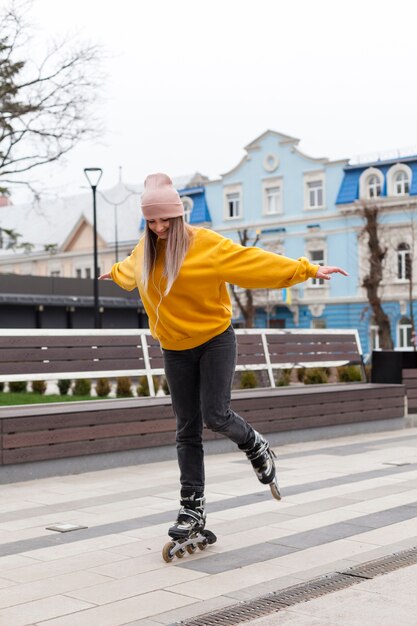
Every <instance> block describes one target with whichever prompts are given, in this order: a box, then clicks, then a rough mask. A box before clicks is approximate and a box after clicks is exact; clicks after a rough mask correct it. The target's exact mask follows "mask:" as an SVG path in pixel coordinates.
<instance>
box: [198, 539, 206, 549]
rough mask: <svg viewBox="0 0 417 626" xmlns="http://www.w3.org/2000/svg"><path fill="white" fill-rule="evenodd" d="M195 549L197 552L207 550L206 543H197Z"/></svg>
mask: <svg viewBox="0 0 417 626" xmlns="http://www.w3.org/2000/svg"><path fill="white" fill-rule="evenodd" d="M197 547H198V549H199V550H205V549H206V548H207V541H199V542H198V544H197Z"/></svg>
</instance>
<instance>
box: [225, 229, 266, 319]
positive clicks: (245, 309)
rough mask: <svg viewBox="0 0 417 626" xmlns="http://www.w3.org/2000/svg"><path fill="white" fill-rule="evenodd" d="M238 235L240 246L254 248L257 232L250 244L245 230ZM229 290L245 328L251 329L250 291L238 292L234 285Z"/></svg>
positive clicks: (251, 304) (253, 309) (251, 306)
mask: <svg viewBox="0 0 417 626" xmlns="http://www.w3.org/2000/svg"><path fill="white" fill-rule="evenodd" d="M238 235H239V241H240V244H241V245H242V246H245V247H246V246H256V244H257V243H258V241H259V238H260V233H258V232H257V233H256V235H255V238H254V239H253V241H252V243H250V242H249V240H250V237H249V233H248V230H247V229H246V228H245V229H244V230H239V231H238ZM230 289H231V292H232V294H233V298H234V300H235V302H236V304H237V307H238V309H239V311H240V312H241V314H242V316H243V319H244V320H245V327H246V328H253V326H254V324H255V305H254V302H253V292H252V290H251V289H243V290H242V291H238V290H237V289H236V287H235V285H230Z"/></svg>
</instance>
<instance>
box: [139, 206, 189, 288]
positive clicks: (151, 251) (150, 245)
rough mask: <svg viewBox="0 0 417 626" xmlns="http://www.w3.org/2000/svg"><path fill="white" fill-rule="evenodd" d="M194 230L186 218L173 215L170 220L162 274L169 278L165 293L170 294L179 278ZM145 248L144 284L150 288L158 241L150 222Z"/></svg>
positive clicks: (146, 228)
mask: <svg viewBox="0 0 417 626" xmlns="http://www.w3.org/2000/svg"><path fill="white" fill-rule="evenodd" d="M191 237H192V231H191V228H190V227H189V226H187V225H186V224H185V222H184V218H183V217H182V216H180V217H172V218H170V220H169V230H168V238H167V245H166V250H165V262H164V270H163V273H162V276H165V277H166V279H167V285H166V288H165V292H164V295H165V296H166V295H168V293H169V292H170V290H171V287H172V285H173V284H174V282H175V279H176V278H177V276H178V274H179V272H180V269H181V265H182V263H183V261H184V258H185V255H186V254H187V252H188V248H189V247H190V243H191ZM144 239H145V240H144V248H143V266H142V279H141V282H142V285H143V287H144V289H145V290H147V289H148V285H149V280H151V277H152V276H153V271H154V268H155V263H156V256H157V251H156V242H157V239H158V236H157V235H156V234H155V233H154V232H153V231H152V230H151V229H150V228H149V225H148V222H146V227H145V238H144Z"/></svg>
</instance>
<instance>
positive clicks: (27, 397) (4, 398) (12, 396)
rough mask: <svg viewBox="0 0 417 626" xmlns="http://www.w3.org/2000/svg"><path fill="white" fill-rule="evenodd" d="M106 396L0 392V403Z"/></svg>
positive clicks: (67, 400)
mask: <svg viewBox="0 0 417 626" xmlns="http://www.w3.org/2000/svg"><path fill="white" fill-rule="evenodd" d="M105 399H106V398H92V397H91V396H60V395H58V394H54V395H50V396H42V395H41V394H39V393H32V392H31V391H22V392H21V393H11V392H8V391H2V392H0V405H3V406H12V405H14V404H38V403H43V402H75V401H77V400H105Z"/></svg>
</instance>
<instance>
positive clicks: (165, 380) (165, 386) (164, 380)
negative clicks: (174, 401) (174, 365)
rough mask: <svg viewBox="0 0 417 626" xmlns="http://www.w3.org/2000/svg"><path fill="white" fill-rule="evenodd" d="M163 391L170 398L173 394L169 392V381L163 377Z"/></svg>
mask: <svg viewBox="0 0 417 626" xmlns="http://www.w3.org/2000/svg"><path fill="white" fill-rule="evenodd" d="M161 389H162V391H163V392H164V394H165V395H167V396H169V395H170V394H171V392H170V390H169V385H168V381H167V379H166V378H165V376H162V379H161Z"/></svg>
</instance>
